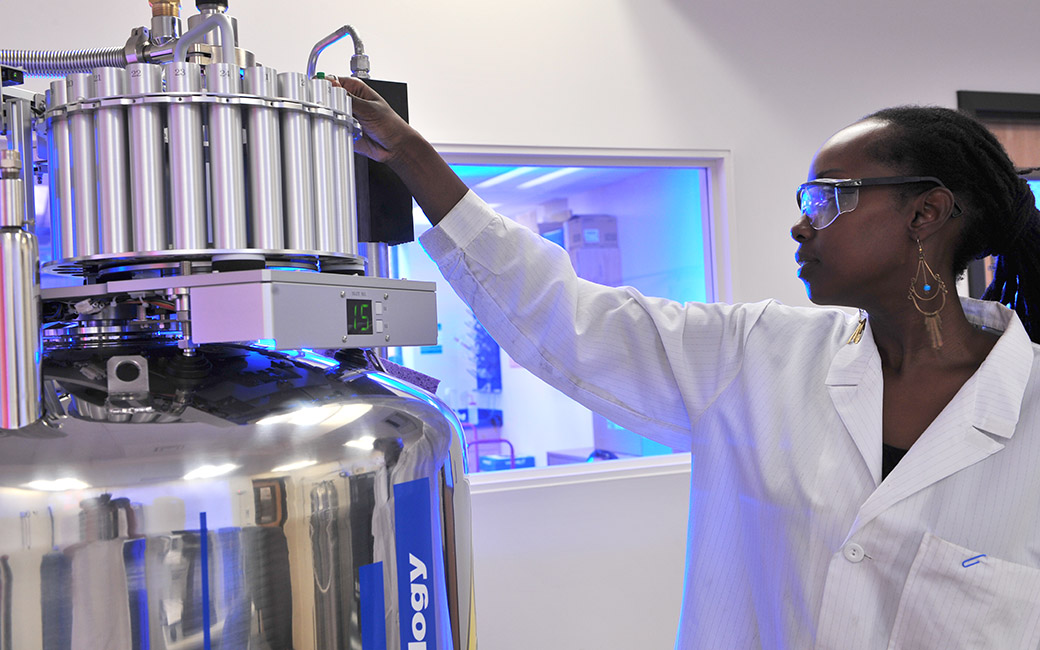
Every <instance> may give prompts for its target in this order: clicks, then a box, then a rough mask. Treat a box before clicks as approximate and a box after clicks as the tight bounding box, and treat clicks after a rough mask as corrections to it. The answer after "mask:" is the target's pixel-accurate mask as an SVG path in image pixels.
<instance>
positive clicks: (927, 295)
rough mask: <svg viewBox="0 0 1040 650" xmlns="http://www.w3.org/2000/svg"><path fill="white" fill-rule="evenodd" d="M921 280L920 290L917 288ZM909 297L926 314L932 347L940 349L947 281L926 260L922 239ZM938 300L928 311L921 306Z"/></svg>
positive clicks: (925, 324)
mask: <svg viewBox="0 0 1040 650" xmlns="http://www.w3.org/2000/svg"><path fill="white" fill-rule="evenodd" d="M919 282H920V284H921V288H920V290H918V288H917V287H918V283H919ZM907 298H909V299H910V302H912V303H914V308H915V309H917V311H919V312H921V314H923V315H924V326H925V328H926V329H927V330H928V336H929V337H930V338H931V339H932V349H933V350H938V349H939V348H941V347H942V344H943V340H942V318H940V317H939V312H941V311H942V310H943V307H945V306H946V283H945V282H943V281H942V278H940V277H939V275H938V274H937V273H936V272H935V271H933V270H932V267H930V266H928V262H926V261H925V259H924V248H922V247H921V240H920V239H918V240H917V272H916V273H914V278H913V279H912V280H910V293H909V294H908V295H907ZM936 300H937V301H938V305H939V306H938V307H936V308H935V309H932V310H931V311H927V310H925V309H922V308H921V304H922V303H923V304H924V305H925V306H926V307H933V306H935V304H936V303H935V302H934V301H936Z"/></svg>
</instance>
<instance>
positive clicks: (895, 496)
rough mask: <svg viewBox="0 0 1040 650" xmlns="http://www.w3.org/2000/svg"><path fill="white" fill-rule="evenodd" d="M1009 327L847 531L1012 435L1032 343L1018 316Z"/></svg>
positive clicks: (980, 457) (988, 453)
mask: <svg viewBox="0 0 1040 650" xmlns="http://www.w3.org/2000/svg"><path fill="white" fill-rule="evenodd" d="M1001 324H1004V323H1001ZM1006 327H1007V330H1006V331H1005V332H1004V334H1003V335H1002V336H1001V338H1000V340H999V341H997V344H996V345H995V346H994V347H993V350H992V351H991V352H990V354H989V356H988V357H986V360H985V361H984V362H983V363H982V365H981V366H980V367H979V369H978V370H977V371H976V373H975V374H974V375H973V376H972V377H971V378H970V379H969V380H968V381H967V382H966V383H965V384H964V386H963V387H962V388H961V390H960V392H958V393H957V395H956V396H955V397H954V398H953V399H952V400H951V401H950V403H949V404H948V405H947V406H946V408H945V409H943V411H942V412H941V413H940V414H939V416H938V417H937V418H936V419H935V420H934V421H933V422H932V423H931V424H930V425H929V426H928V428H927V429H925V432H924V433H923V434H921V437H920V439H918V441H917V442H915V443H914V445H913V446H912V447H911V448H910V450H909V451H908V452H907V454H906V456H904V457H903V460H902V461H900V462H899V464H898V465H896V467H895V469H893V470H892V473H891V474H889V475H888V478H886V479H885V480H884V482H883V483H881V485H880V486H878V488H877V489H876V490H875V491H874V492H873V494H871V495H870V497H869V498H868V499H867V500H866V502H865V503H864V504H863V506H862V507H861V508H860V511H859V514H858V516H857V517H856V521H855V523H854V524H853V526H852V530H851V531H849V535H848V536H849V537H852V535H854V534H855V533H856V531H857V530H859V529H860V528H862V527H863V526H865V525H866V524H867V523H869V522H870V521H871V520H873V519H874V518H875V517H877V516H878V515H879V514H881V513H882V512H884V511H885V510H886V509H887V508H890V507H891V506H893V505H895V504H896V503H898V502H899V501H901V500H902V499H905V498H907V497H909V496H911V495H913V494H915V493H917V492H919V491H921V490H923V489H925V488H927V487H929V486H931V485H933V484H935V483H938V482H939V481H941V480H943V479H945V478H946V477H948V476H950V475H952V474H955V473H956V472H958V471H960V470H962V469H965V468H967V467H970V466H971V465H974V464H975V463H977V462H979V461H981V460H984V459H985V458H987V457H989V456H991V455H992V454H995V453H997V452H998V451H1000V450H1001V449H1003V448H1004V446H1005V443H1004V442H1003V441H1002V439H1004V440H1006V439H1010V438H1011V437H1012V436H1013V435H1014V432H1015V426H1016V425H1017V423H1018V416H1019V412H1020V409H1021V406H1022V399H1023V397H1024V395H1025V389H1026V385H1027V383H1028V381H1029V373H1030V370H1031V367H1032V363H1033V349H1032V343H1031V342H1030V340H1029V337H1028V335H1027V334H1026V332H1025V328H1024V327H1023V326H1022V324H1021V321H1019V320H1018V318H1017V317H1013V318H1010V319H1009V322H1007V323H1006ZM864 340H865V337H864ZM879 373H880V364H879ZM879 399H880V398H879ZM878 413H880V409H878ZM879 417H880V416H879ZM880 428H881V427H880V423H879V425H878V431H879V433H878V436H879V438H880ZM880 446H881V445H880V441H879V442H878V448H879V451H880ZM878 466H880V461H879V463H878Z"/></svg>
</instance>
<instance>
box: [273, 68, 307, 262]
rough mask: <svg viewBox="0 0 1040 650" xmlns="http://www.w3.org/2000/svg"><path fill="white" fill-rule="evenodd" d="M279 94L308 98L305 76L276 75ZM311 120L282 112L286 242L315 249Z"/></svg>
mask: <svg viewBox="0 0 1040 650" xmlns="http://www.w3.org/2000/svg"><path fill="white" fill-rule="evenodd" d="M278 94H279V95H281V96H282V97H284V98H286V99H290V100H295V101H306V99H307V77H305V76H304V75H302V74H300V73H298V72H283V73H282V74H280V75H278ZM311 161H312V158H311V119H310V116H309V115H307V114H306V113H304V112H301V111H299V110H292V109H283V112H282V172H283V179H284V184H283V187H284V188H285V222H286V224H285V225H286V240H287V241H286V243H287V244H288V246H289V248H293V249H296V250H305V251H311V250H314V242H315V240H314V212H313V192H314V189H313V188H314V180H313V179H314V173H313V170H312V167H311V165H312V162H311Z"/></svg>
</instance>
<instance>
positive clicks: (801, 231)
mask: <svg viewBox="0 0 1040 650" xmlns="http://www.w3.org/2000/svg"><path fill="white" fill-rule="evenodd" d="M815 233H816V230H815V229H813V227H812V224H811V223H809V217H807V216H805V215H804V214H803V215H801V216H800V217H799V218H798V221H797V222H796V223H795V224H794V225H793V226H791V239H793V240H795V241H796V242H803V241H805V240H806V239H809V238H811V237H812V236H813V235H814V234H815Z"/></svg>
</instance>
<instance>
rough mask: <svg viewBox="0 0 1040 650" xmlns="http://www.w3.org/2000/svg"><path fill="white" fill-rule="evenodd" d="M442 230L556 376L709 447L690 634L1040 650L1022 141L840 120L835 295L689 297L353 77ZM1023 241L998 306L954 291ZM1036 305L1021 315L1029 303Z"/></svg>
mask: <svg viewBox="0 0 1040 650" xmlns="http://www.w3.org/2000/svg"><path fill="white" fill-rule="evenodd" d="M342 84H343V85H344V86H345V87H347V89H348V90H349V91H350V92H351V93H352V94H353V95H354V96H355V102H354V111H355V115H356V116H357V117H358V119H359V120H360V121H361V122H362V125H363V126H364V128H365V131H366V137H365V139H364V140H362V141H361V142H359V143H358V149H359V150H360V151H362V152H364V153H366V154H367V155H370V156H372V157H373V158H376V159H377V160H383V161H385V162H387V163H388V164H389V165H390V166H391V167H392V168H393V169H394V170H395V171H396V172H397V173H398V174H399V175H400V176H401V177H402V178H403V179H404V181H405V182H406V183H407V184H408V186H409V187H410V188H411V189H412V191H413V192H414V194H415V196H416V199H417V201H418V202H419V205H420V206H421V207H422V208H423V210H424V211H425V212H426V214H427V216H428V217H429V218H430V221H431V222H432V223H433V224H434V225H435V226H437V227H436V228H433V229H432V230H430V231H428V232H427V233H426V234H424V235H423V244H424V246H425V247H426V250H427V251H428V252H429V253H430V254H431V256H432V257H433V258H434V259H435V260H436V261H437V262H438V264H439V266H440V268H441V271H442V272H443V273H444V275H445V277H447V278H448V280H449V281H450V282H451V283H452V285H453V287H454V288H455V289H456V291H457V292H458V293H459V294H460V296H462V298H463V299H464V300H466V301H467V302H468V303H469V304H470V306H471V307H473V309H474V311H475V313H476V314H477V317H478V318H479V319H480V321H481V323H482V324H483V325H484V326H485V327H486V328H487V329H488V331H489V332H491V334H492V335H493V336H494V337H495V339H496V340H497V341H498V342H499V343H500V344H501V345H502V346H503V347H504V348H505V349H506V350H507V351H508V352H509V354H510V356H512V358H514V359H515V360H517V361H518V362H519V363H521V364H522V365H524V366H526V367H527V368H528V369H530V370H531V371H532V372H534V373H535V374H537V375H538V376H540V377H541V378H543V379H544V380H546V381H547V382H549V383H550V384H552V385H554V386H556V387H557V388H559V389H560V390H563V391H564V392H565V393H567V394H568V395H570V396H572V397H573V398H575V399H577V400H578V401H580V402H582V403H584V404H585V405H586V406H588V407H589V408H591V409H593V410H596V411H599V412H601V413H603V414H604V415H605V416H606V417H608V418H610V419H611V420H613V421H615V422H617V423H619V424H621V425H622V426H625V427H626V428H629V429H632V430H634V431H637V432H639V433H641V434H643V435H646V436H648V437H652V438H655V439H657V440H660V441H663V442H665V443H667V444H670V445H672V446H676V447H678V446H684V445H689V446H691V447H692V451H693V468H692V485H691V505H690V525H689V539H688V547H687V548H688V550H687V558H686V561H687V570H686V585H685V595H684V599H683V607H682V616H681V621H680V629H679V636H678V641H677V647H681V648H713V649H714V648H724V649H735V648H812V647H816V648H834V649H841V650H848V649H851V648H864V649H866V648H870V649H874V648H914V649H921V648H943V649H944V650H949V649H951V648H1037V647H1040V568H1038V567H1040V471H1038V468H1037V459H1040V431H1038V425H1040V412H1038V407H1037V400H1036V399H1035V396H1036V395H1037V391H1038V386H1037V380H1038V377H1040V364H1038V361H1037V359H1038V356H1040V355H1038V352H1040V347H1037V346H1036V345H1034V344H1033V343H1032V342H1031V340H1030V336H1029V332H1030V331H1031V332H1033V333H1034V336H1035V335H1040V327H1038V326H1037V325H1035V324H1034V322H1033V321H1034V320H1035V319H1036V318H1037V317H1038V316H1037V310H1038V309H1040V303H1037V302H1036V296H1035V293H1029V292H1035V290H1036V287H1038V286H1040V284H1038V283H1037V259H1038V257H1040V245H1038V241H1040V224H1038V221H1037V212H1036V210H1035V208H1034V207H1033V196H1032V193H1031V192H1030V191H1029V188H1028V186H1027V185H1026V184H1025V182H1024V181H1022V180H1021V179H1019V178H1018V176H1017V175H1016V174H1015V170H1014V169H1013V167H1012V166H1011V163H1010V162H1009V161H1008V159H1007V156H1006V154H1005V153H1004V151H1003V149H1002V148H1001V147H1000V145H999V144H998V143H997V142H996V140H994V138H993V137H992V135H990V134H989V133H988V132H987V131H985V129H983V128H982V127H980V126H979V125H977V124H976V123H975V122H973V121H972V120H970V119H968V118H966V117H964V116H961V115H959V114H957V113H955V112H953V111H947V110H943V109H923V108H901V109H890V110H886V111H881V112H879V113H876V114H874V115H872V116H870V117H868V118H865V119H864V120H862V121H860V122H857V123H856V124H853V125H852V126H850V127H848V128H846V129H844V130H842V131H840V132H839V133H837V134H836V135H834V136H833V137H832V138H831V139H830V140H828V141H827V142H826V143H825V144H824V145H823V147H822V148H821V149H820V151H819V152H818V153H817V155H816V157H815V159H814V160H813V163H812V166H811V168H810V172H809V181H808V182H807V183H805V184H803V185H802V186H801V187H799V188H798V192H797V197H798V201H799V205H800V207H801V210H802V216H801V219H800V220H799V221H798V223H797V224H795V226H794V227H793V228H792V229H791V234H792V236H793V237H794V239H795V241H796V242H797V243H798V249H797V253H796V257H797V259H798V262H799V276H800V277H801V279H802V280H803V282H804V283H805V285H806V287H807V289H808V291H809V295H810V297H811V299H812V300H813V302H814V303H816V304H820V305H843V306H853V307H858V308H860V309H861V310H862V311H861V314H863V317H862V318H851V319H850V318H849V317H847V316H846V315H845V313H844V312H842V311H840V310H835V309H805V308H791V307H786V306H783V305H780V304H778V303H775V302H772V301H768V302H763V303H757V304H744V305H720V304H715V305H705V304H695V303H691V304H686V305H681V304H677V303H674V302H671V301H668V300H662V299H656V298H647V297H645V296H642V295H640V294H639V293H638V292H636V291H634V290H632V289H629V288H609V287H602V286H598V285H595V284H592V283H588V282H585V281H583V280H580V279H578V278H577V277H575V275H574V273H573V271H572V270H571V268H570V264H569V261H568V259H567V256H566V254H564V253H562V251H560V250H559V249H558V248H557V247H554V246H551V245H546V244H545V243H544V242H543V241H542V240H541V239H540V238H539V237H537V236H536V235H534V234H533V233H530V232H529V231H527V230H526V229H524V228H521V227H518V226H516V225H514V224H512V223H510V222H509V220H507V219H503V218H502V217H500V216H498V215H496V214H494V212H493V211H491V210H490V209H489V208H488V207H487V206H486V205H484V204H483V203H482V202H481V201H480V200H479V199H478V198H476V197H475V196H474V195H473V194H472V193H469V192H468V190H467V188H466V187H465V185H464V184H463V183H462V182H461V181H460V180H459V179H458V178H457V177H456V176H455V175H454V174H453V173H452V172H451V170H450V169H449V168H448V166H447V165H446V164H445V163H444V161H443V160H441V159H440V158H439V156H437V154H436V152H435V151H434V150H433V148H432V147H431V146H430V145H429V144H428V143H427V142H425V140H423V139H422V138H421V136H419V135H418V134H417V133H416V132H415V131H414V130H412V129H411V128H410V127H408V126H407V125H406V124H404V123H403V122H402V121H401V120H400V119H398V118H397V117H396V115H394V114H393V112H392V111H391V110H390V109H389V108H388V107H387V106H386V105H385V103H383V102H382V101H381V100H380V99H379V98H378V96H377V95H375V93H373V92H372V91H371V90H369V89H368V88H367V87H365V86H364V85H362V84H360V83H359V82H357V81H355V80H346V79H345V80H342ZM990 251H992V252H995V253H998V254H1000V255H1001V256H1002V257H1001V265H1000V267H999V269H998V280H997V281H995V283H994V286H993V287H991V288H990V291H989V293H988V296H991V297H993V298H996V299H999V300H1000V301H1003V302H1006V303H1008V304H1010V305H1012V306H1013V307H1014V309H1015V310H1017V312H1018V313H1017V314H1016V313H1015V311H1013V310H1011V309H1008V308H1006V307H1003V306H1001V305H1000V304H998V302H990V301H975V300H964V301H961V300H958V299H957V297H956V294H955V293H954V291H953V284H954V279H955V277H956V275H957V274H959V273H960V272H962V271H963V270H964V268H965V266H966V264H967V262H968V261H969V260H971V259H973V258H974V257H976V256H978V255H979V254H982V253H984V252H990ZM1019 315H1021V316H1022V318H1020V316H1019Z"/></svg>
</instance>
